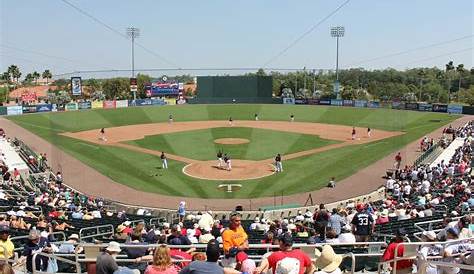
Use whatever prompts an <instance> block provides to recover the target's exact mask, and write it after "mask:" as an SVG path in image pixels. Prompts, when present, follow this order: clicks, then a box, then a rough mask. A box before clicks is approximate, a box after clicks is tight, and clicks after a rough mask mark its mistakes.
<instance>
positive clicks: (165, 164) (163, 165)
mask: <svg viewBox="0 0 474 274" xmlns="http://www.w3.org/2000/svg"><path fill="white" fill-rule="evenodd" d="M160 159H161V168H162V169H167V168H168V160H167V159H166V155H165V152H164V151H162V152H161V156H160Z"/></svg>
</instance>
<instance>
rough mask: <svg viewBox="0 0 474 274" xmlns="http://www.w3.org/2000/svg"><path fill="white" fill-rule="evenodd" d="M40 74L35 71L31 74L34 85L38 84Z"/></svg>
mask: <svg viewBox="0 0 474 274" xmlns="http://www.w3.org/2000/svg"><path fill="white" fill-rule="evenodd" d="M40 76H41V75H40V74H39V73H38V72H37V71H34V72H33V78H34V79H35V84H38V79H39V78H40Z"/></svg>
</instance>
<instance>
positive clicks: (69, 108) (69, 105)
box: [64, 103, 78, 111]
mask: <svg viewBox="0 0 474 274" xmlns="http://www.w3.org/2000/svg"><path fill="white" fill-rule="evenodd" d="M64 109H65V110H66V111H74V110H77V109H78V108H77V103H67V104H66V106H65V107H64Z"/></svg>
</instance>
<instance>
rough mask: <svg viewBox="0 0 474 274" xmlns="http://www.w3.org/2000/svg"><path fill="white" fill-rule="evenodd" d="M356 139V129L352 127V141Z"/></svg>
mask: <svg viewBox="0 0 474 274" xmlns="http://www.w3.org/2000/svg"><path fill="white" fill-rule="evenodd" d="M355 139H356V129H355V127H352V140H355Z"/></svg>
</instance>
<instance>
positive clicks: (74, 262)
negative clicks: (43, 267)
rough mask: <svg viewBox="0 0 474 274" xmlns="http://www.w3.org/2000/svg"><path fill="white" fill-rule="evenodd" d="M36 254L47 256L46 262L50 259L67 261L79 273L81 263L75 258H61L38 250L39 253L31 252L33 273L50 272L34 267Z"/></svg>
mask: <svg viewBox="0 0 474 274" xmlns="http://www.w3.org/2000/svg"><path fill="white" fill-rule="evenodd" d="M38 255H41V256H44V257H47V258H48V263H49V262H50V260H51V259H54V260H56V261H61V262H64V263H67V264H71V265H74V266H75V267H76V272H75V273H77V274H80V273H81V265H80V263H79V262H78V261H77V260H74V261H73V260H69V259H66V258H62V257H60V256H58V255H56V254H54V253H44V252H40V253H35V254H33V260H32V270H33V271H32V273H33V274H35V273H41V274H42V273H50V272H45V271H40V270H38V269H36V256H38ZM55 273H61V272H55ZM67 273H70V272H67Z"/></svg>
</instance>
